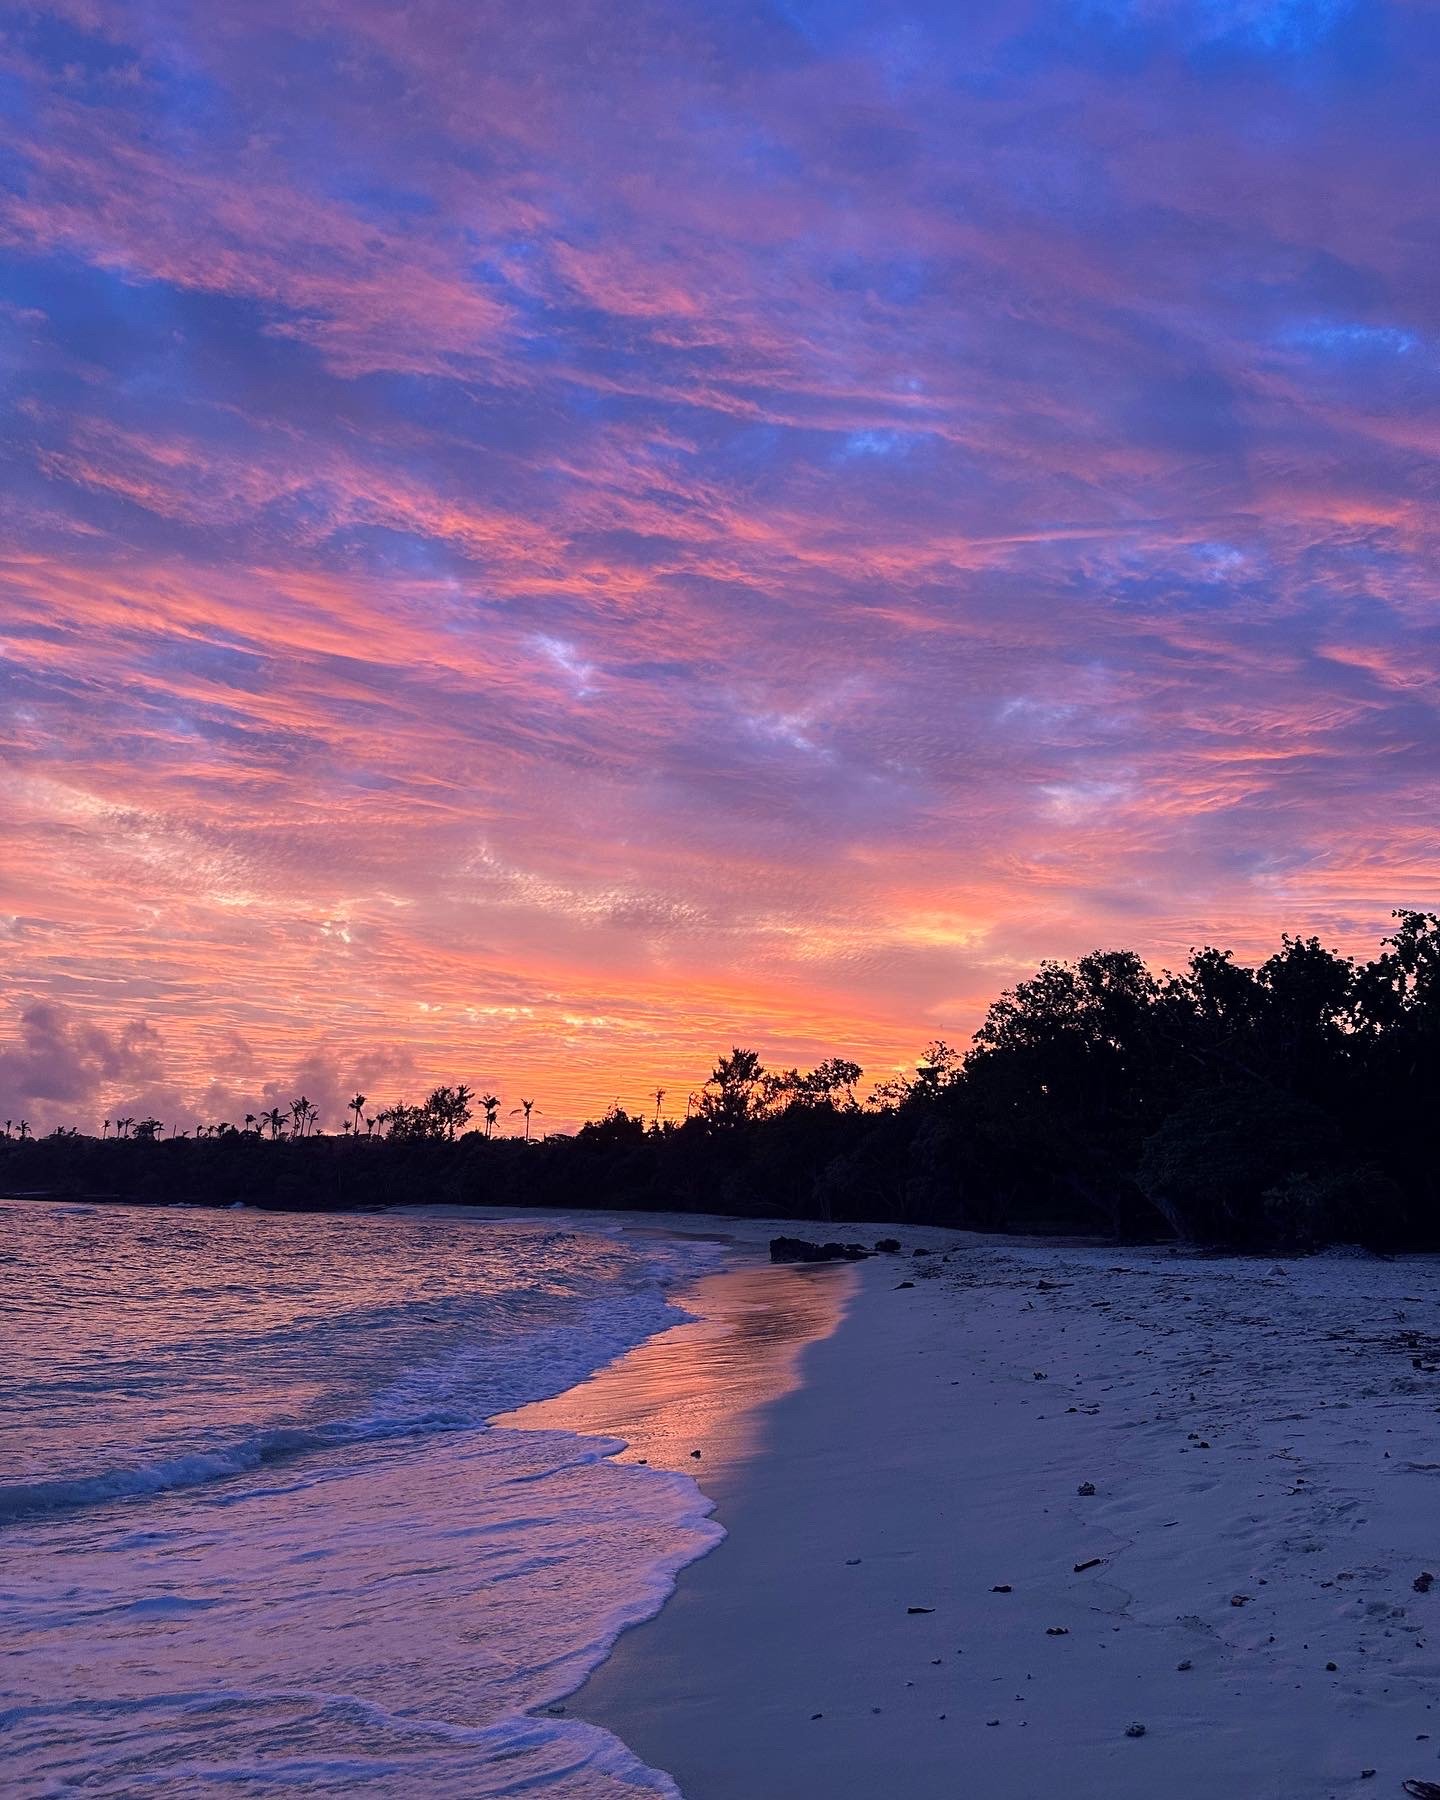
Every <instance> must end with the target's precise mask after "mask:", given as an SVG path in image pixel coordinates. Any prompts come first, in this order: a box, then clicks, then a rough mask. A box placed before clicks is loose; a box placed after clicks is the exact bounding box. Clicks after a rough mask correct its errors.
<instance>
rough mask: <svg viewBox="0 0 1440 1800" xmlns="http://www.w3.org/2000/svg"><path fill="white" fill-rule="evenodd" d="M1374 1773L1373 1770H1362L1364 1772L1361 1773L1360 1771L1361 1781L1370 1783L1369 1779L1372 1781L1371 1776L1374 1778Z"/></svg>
mask: <svg viewBox="0 0 1440 1800" xmlns="http://www.w3.org/2000/svg"><path fill="white" fill-rule="evenodd" d="M1374 1773H1375V1771H1374V1770H1373V1769H1362V1770H1361V1771H1360V1779H1361V1780H1362V1781H1369V1779H1370V1777H1371V1776H1372V1775H1373V1774H1374Z"/></svg>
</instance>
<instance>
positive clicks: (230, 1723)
mask: <svg viewBox="0 0 1440 1800" xmlns="http://www.w3.org/2000/svg"><path fill="white" fill-rule="evenodd" d="M3 1214H4V1217H3V1221H0V1222H3V1224H4V1226H5V1228H6V1230H7V1241H8V1242H9V1244H10V1246H11V1248H12V1250H13V1249H17V1247H18V1254H17V1255H16V1256H15V1260H14V1261H13V1262H12V1266H11V1269H10V1271H9V1282H8V1285H7V1288H6V1292H5V1296H4V1298H3V1299H0V1328H4V1329H5V1332H6V1337H7V1341H8V1342H11V1343H13V1344H15V1345H16V1346H18V1350H17V1354H16V1355H15V1356H14V1357H12V1358H11V1359H10V1362H9V1366H8V1367H7V1369H6V1371H5V1372H4V1375H3V1376H0V1382H3V1387H0V1432H3V1434H4V1438H5V1441H6V1444H7V1465H6V1467H5V1468H4V1470H3V1471H0V1475H3V1481H0V1523H3V1529H0V1632H3V1634H4V1638H5V1641H6V1644H7V1647H9V1648H11V1649H21V1650H24V1651H26V1652H27V1653H28V1654H26V1655H23V1656H19V1657H12V1658H10V1659H8V1661H7V1665H6V1668H7V1672H6V1673H5V1674H4V1675H3V1676H0V1728H3V1729H4V1731H5V1735H6V1741H7V1751H6V1757H7V1784H10V1785H9V1786H7V1792H12V1791H13V1792H16V1793H18V1794H27V1793H32V1792H33V1793H35V1794H40V1793H43V1792H50V1791H54V1790H55V1789H56V1788H59V1787H63V1786H65V1785H68V1784H73V1783H74V1782H76V1781H82V1780H83V1782H84V1783H85V1785H86V1789H87V1791H90V1792H95V1793H98V1794H122V1793H123V1794H132V1793H136V1794H139V1793H145V1794H151V1793H153V1794H160V1795H176V1796H178V1795H182V1794H183V1795H185V1796H187V1797H189V1796H196V1795H206V1794H212V1793H213V1794H217V1795H218V1794H222V1793H224V1794H235V1793H237V1792H238V1793H243V1794H246V1795H251V1794H270V1793H280V1792H282V1791H291V1790H293V1789H294V1787H296V1786H302V1787H304V1788H305V1790H306V1791H307V1792H312V1793H336V1794H339V1793H345V1794H350V1793H363V1792H372V1791H373V1792H385V1793H399V1792H404V1793H407V1794H408V1793H416V1792H423V1793H425V1794H427V1795H437V1796H446V1795H452V1794H453V1795H462V1794H463V1795H467V1796H475V1797H477V1800H484V1797H486V1796H491V1795H495V1796H499V1795H512V1794H513V1795H519V1794H537V1795H558V1796H566V1797H567V1800H569V1797H573V1800H591V1797H594V1800H600V1797H602V1796H612V1795H621V1794H631V1795H633V1794H634V1793H636V1791H637V1790H638V1791H641V1792H647V1791H648V1792H655V1793H661V1794H669V1793H673V1788H672V1787H671V1785H670V1784H669V1783H668V1781H667V1780H666V1778H664V1777H663V1776H660V1775H657V1774H656V1773H655V1772H654V1771H649V1770H646V1769H644V1768H643V1766H642V1765H640V1764H639V1763H638V1762H637V1761H636V1760H635V1758H634V1757H633V1756H631V1755H630V1754H629V1752H628V1751H627V1750H625V1748H624V1746H623V1745H620V1744H619V1743H617V1742H616V1740H614V1739H613V1738H610V1737H608V1736H607V1735H606V1734H605V1733H603V1732H599V1731H595V1730H593V1729H591V1728H590V1727H588V1726H584V1725H582V1724H580V1723H579V1722H578V1721H574V1720H571V1719H569V1718H567V1717H565V1716H563V1714H562V1713H559V1712H557V1713H555V1714H553V1715H552V1714H551V1713H549V1712H548V1711H546V1709H548V1708H554V1707H557V1706H559V1705H560V1704H561V1703H562V1702H563V1699H564V1696H565V1695H566V1694H568V1693H569V1692H570V1691H571V1690H572V1689H573V1688H574V1687H575V1686H577V1685H578V1684H579V1682H580V1681H581V1680H582V1679H583V1678H584V1676H585V1674H586V1673H587V1672H588V1671H589V1669H590V1668H592V1667H593V1666H594V1665H595V1664H596V1663H597V1662H598V1661H599V1660H600V1659H601V1658H602V1657H603V1656H604V1655H605V1653H606V1651H607V1650H608V1648H609V1646H610V1645H611V1644H612V1643H613V1641H614V1639H615V1637H616V1635H617V1634H618V1633H619V1632H620V1631H622V1630H623V1629H624V1628H625V1627H626V1626H627V1625H629V1624H631V1623H633V1622H635V1621H636V1620H638V1619H640V1618H643V1617H646V1616H648V1615H649V1614H650V1613H653V1612H654V1611H655V1610H656V1609H657V1608H658V1607H659V1606H660V1605H661V1604H662V1603H663V1601H664V1599H665V1597H666V1595H667V1594H668V1593H669V1592H670V1591H671V1588H672V1586H673V1583H674V1579H675V1575H676V1573H677V1572H678V1570H679V1569H680V1568H681V1567H682V1566H683V1565H684V1564H685V1563H686V1562H688V1561H690V1560H691V1559H692V1558H694V1557H695V1556H697V1555H700V1554H702V1553H703V1552H704V1551H705V1550H706V1549H708V1548H709V1547H710V1546H711V1545H712V1544H713V1543H714V1542H716V1541H717V1539H718V1537H719V1536H720V1535H721V1534H720V1532H719V1528H718V1527H717V1526H716V1525H715V1524H714V1523H713V1522H712V1521H711V1520H710V1519H709V1518H708V1511H709V1507H708V1503H707V1502H706V1500H705V1499H704V1497H703V1495H701V1493H700V1492H699V1490H698V1489H697V1487H696V1485H695V1483H694V1482H693V1481H691V1480H690V1479H689V1478H688V1477H687V1476H680V1475H672V1474H667V1473H663V1472H660V1471H657V1470H653V1469H644V1468H637V1467H634V1466H622V1465H618V1464H616V1463H614V1462H612V1461H611V1460H609V1452H611V1451H613V1449H614V1448H616V1446H615V1445H614V1444H609V1443H606V1442H605V1441H603V1440H597V1439H594V1438H579V1437H576V1436H573V1435H572V1434H570V1433H566V1432H544V1431H538V1432H537V1431H525V1432H520V1431H511V1430H505V1429H500V1428H496V1427H492V1426H489V1425H487V1423H486V1421H487V1420H488V1419H490V1418H491V1417H492V1416H494V1415H495V1414H497V1413H500V1412H502V1411H505V1410H507V1409H509V1408H511V1407H514V1406H516V1405H519V1404H521V1403H523V1402H524V1401H526V1400H530V1399H534V1398H538V1397H540V1396H542V1395H545V1394H547V1393H553V1392H556V1391H558V1390H560V1389H562V1388H565V1387H567V1386H569V1385H571V1384H572V1383H574V1382H575V1381H577V1380H580V1379H581V1378H583V1377H584V1376H585V1375H586V1374H588V1373H589V1372H590V1371H591V1370H593V1369H594V1368H596V1367H597V1366H599V1365H600V1364H602V1363H604V1362H606V1361H608V1360H610V1359H611V1358H613V1357H614V1356H615V1355H617V1354H619V1353H620V1352H622V1351H623V1350H625V1349H627V1348H628V1347H630V1346H632V1345H634V1344H635V1343H637V1342H639V1341H640V1340H641V1339H643V1338H644V1337H646V1336H647V1335H648V1334H650V1333H653V1332H654V1331H656V1330H659V1329H662V1328H663V1327H664V1326H666V1325H667V1324H669V1323H671V1322H673V1321H674V1320H676V1319H677V1318H679V1317H681V1316H683V1315H681V1314H679V1313H678V1312H677V1311H676V1309H675V1308H674V1306H673V1304H672V1302H671V1300H670V1299H669V1297H668V1296H669V1293H670V1291H671V1289H672V1288H673V1285H674V1283H675V1281H676V1280H678V1279H680V1278H682V1277H684V1276H685V1275H686V1274H688V1273H693V1272H697V1271H699V1270H701V1269H703V1268H705V1267H707V1266H710V1265H712V1264H713V1263H714V1261H715V1260H716V1256H717V1252H716V1250H715V1248H714V1247H713V1246H710V1245H704V1244H696V1243H693V1242H688V1243H687V1242H681V1241H679V1240H675V1241H672V1242H667V1241H665V1240H664V1239H662V1238H655V1237H649V1236H646V1237H643V1238H640V1237H637V1238H634V1239H631V1238H629V1237H628V1236H626V1235H623V1234H622V1235H620V1236H616V1235H615V1234H614V1233H613V1232H608V1231H607V1232H604V1233H601V1232H595V1233H591V1232H587V1231H586V1230H585V1229H584V1228H583V1226H582V1225H578V1224H577V1227H576V1228H575V1229H574V1230H556V1229H555V1228H554V1226H553V1223H552V1224H551V1225H548V1226H544V1227H542V1226H540V1225H537V1224H533V1223H525V1224H515V1225H513V1226H512V1225H508V1224H502V1225H494V1224H490V1223H485V1224H483V1225H482V1224H477V1223H475V1222H473V1221H468V1220H463V1219H461V1220H451V1219H375V1218H368V1219H336V1218H323V1219H293V1218H290V1219H285V1218H276V1217H273V1216H268V1215H262V1214H256V1213H255V1212H253V1211H249V1210H247V1211H246V1212H243V1213H231V1212H228V1211H227V1212H224V1213H215V1214H210V1215H206V1216H204V1217H200V1216H197V1215H196V1214H194V1213H187V1214H183V1215H182V1214H174V1215H163V1214H162V1215H157V1214H154V1213H148V1212H147V1213H138V1212H130V1211H128V1210H125V1209H99V1211H98V1212H97V1213H95V1214H93V1215H86V1214H78V1213H75V1212H71V1211H67V1212H65V1213H63V1214H62V1213H57V1212H52V1211H49V1210H47V1209H43V1208H38V1207H35V1206H32V1205H26V1206H7V1207H4V1208H3ZM11 1327H16V1328H17V1329H14V1330H11V1329H10V1328H11Z"/></svg>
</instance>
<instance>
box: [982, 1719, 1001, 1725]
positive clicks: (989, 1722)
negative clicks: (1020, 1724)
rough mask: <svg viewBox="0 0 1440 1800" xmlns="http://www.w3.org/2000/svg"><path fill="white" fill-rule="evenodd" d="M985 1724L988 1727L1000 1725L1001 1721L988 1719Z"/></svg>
mask: <svg viewBox="0 0 1440 1800" xmlns="http://www.w3.org/2000/svg"><path fill="white" fill-rule="evenodd" d="M985 1723H986V1724H987V1725H998V1724H999V1723H1000V1721H999V1720H998V1719H987V1720H986V1721H985Z"/></svg>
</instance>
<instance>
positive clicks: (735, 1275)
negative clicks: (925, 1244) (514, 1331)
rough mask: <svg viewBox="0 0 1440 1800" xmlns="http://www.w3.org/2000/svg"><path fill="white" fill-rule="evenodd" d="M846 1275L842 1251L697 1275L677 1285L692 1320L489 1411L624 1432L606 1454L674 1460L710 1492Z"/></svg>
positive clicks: (832, 1309)
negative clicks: (830, 1258)
mask: <svg viewBox="0 0 1440 1800" xmlns="http://www.w3.org/2000/svg"><path fill="white" fill-rule="evenodd" d="M857 1279H858V1278H857V1276H856V1273H855V1271H854V1269H852V1268H848V1267H846V1266H845V1265H844V1264H843V1263H820V1264H812V1265H809V1266H800V1267H792V1266H789V1265H783V1264H782V1265H778V1266H770V1265H764V1266H760V1267H756V1268H748V1269H731V1270H728V1271H726V1272H725V1273H723V1274H719V1275H707V1276H705V1277H703V1278H702V1279H701V1280H700V1281H697V1282H696V1283H695V1285H694V1286H693V1287H691V1288H688V1289H686V1290H685V1292H684V1293H682V1294H680V1295H679V1296H678V1297H677V1299H678V1304H680V1305H681V1306H684V1307H685V1308H686V1310H687V1311H690V1312H693V1313H695V1314H697V1315H698V1316H697V1317H696V1318H695V1319H694V1320H693V1321H691V1322H690V1323H688V1324H684V1325H676V1326H674V1327H673V1328H672V1329H671V1330H669V1331H665V1332H662V1333H661V1334H660V1335H659V1336H658V1337H654V1338H650V1339H649V1340H648V1341H647V1342H645V1343H643V1344H640V1345H638V1346H637V1347H636V1348H635V1349H634V1350H630V1351H628V1352H627V1353H626V1354H625V1355H624V1356H622V1357H620V1358H619V1359H618V1360H617V1361H615V1362H613V1363H610V1364H608V1365H607V1366H606V1367H605V1368H603V1369H600V1370H597V1371H596V1373H595V1374H594V1375H592V1376H590V1377H589V1378H588V1379H587V1380H585V1381H582V1382H581V1383H580V1385H579V1386H578V1387H573V1388H571V1389H570V1390H569V1391H568V1392H567V1393H564V1394H558V1395H556V1397H555V1398H554V1399H553V1400H540V1401H536V1402H535V1403H534V1404H533V1405H530V1406H522V1407H520V1408H518V1409H517V1410H516V1411H514V1412H509V1413H502V1414H500V1415H499V1416H498V1417H497V1418H496V1419H495V1420H494V1423H495V1424H497V1425H506V1426H513V1427H519V1428H521V1429H526V1430H532V1431H555V1430H561V1431H579V1432H584V1433H586V1434H587V1435H593V1436H600V1437H618V1438H624V1440H625V1442H626V1444H627V1446H628V1448H627V1449H625V1450H624V1451H622V1452H621V1453H620V1455H619V1456H618V1457H617V1459H616V1460H617V1461H620V1462H646V1463H649V1464H650V1465H651V1466H652V1467H654V1468H660V1469H682V1470H684V1471H685V1472H686V1473H687V1474H692V1475H695V1476H696V1477H697V1478H700V1479H701V1480H702V1482H703V1485H704V1486H705V1489H706V1491H707V1492H709V1493H711V1496H712V1498H713V1497H714V1494H713V1486H712V1484H713V1481H714V1478H715V1476H716V1475H717V1474H723V1473H724V1472H726V1471H727V1470H729V1469H733V1468H734V1467H736V1466H737V1465H738V1464H740V1463H742V1462H744V1461H745V1459H746V1458H747V1457H750V1456H753V1455H754V1454H755V1452H756V1450H757V1449H758V1448H759V1447H760V1442H761V1438H762V1418H761V1415H762V1411H763V1409H764V1408H765V1407H766V1406H767V1405H768V1404H769V1403H770V1402H771V1401H774V1400H778V1399H779V1398H780V1397H781V1395H782V1394H788V1393H790V1392H791V1390H792V1389H794V1388H796V1387H798V1386H799V1385H800V1356H801V1352H802V1351H803V1350H804V1348H805V1346H806V1345H807V1344H811V1343H814V1342H815V1341H816V1340H817V1339H820V1338H825V1337H829V1335H830V1333H831V1332H832V1331H834V1330H835V1328H836V1326H837V1325H839V1323H840V1321H841V1319H842V1318H843V1317H844V1315H845V1308H846V1304H847V1302H848V1300H849V1298H850V1295H851V1294H852V1293H853V1292H854V1289H855V1283H856V1280H857ZM695 1450H698V1451H699V1452H700V1459H699V1460H698V1461H697V1460H696V1459H695V1457H694V1456H693V1455H692V1452H693V1451H695Z"/></svg>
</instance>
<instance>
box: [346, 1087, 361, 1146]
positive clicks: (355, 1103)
mask: <svg viewBox="0 0 1440 1800" xmlns="http://www.w3.org/2000/svg"><path fill="white" fill-rule="evenodd" d="M345 1110H346V1111H347V1112H352V1113H354V1115H355V1135H356V1137H359V1135H360V1115H361V1113H363V1112H364V1110H365V1096H364V1095H363V1094H357V1095H356V1096H355V1098H354V1099H353V1100H351V1101H350V1102H349V1103H348V1104H347V1106H346V1108H345Z"/></svg>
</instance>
